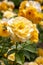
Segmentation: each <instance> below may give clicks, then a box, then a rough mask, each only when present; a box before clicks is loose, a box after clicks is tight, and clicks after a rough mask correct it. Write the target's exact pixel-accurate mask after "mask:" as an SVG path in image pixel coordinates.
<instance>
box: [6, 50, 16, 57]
mask: <svg viewBox="0 0 43 65" xmlns="http://www.w3.org/2000/svg"><path fill="white" fill-rule="evenodd" d="M15 52H16V49H11V50H9V51H8V52H7V56H8V55H10V54H12V53H15Z"/></svg>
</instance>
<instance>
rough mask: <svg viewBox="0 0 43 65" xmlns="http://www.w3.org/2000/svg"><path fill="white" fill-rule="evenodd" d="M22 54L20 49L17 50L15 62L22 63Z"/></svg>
mask: <svg viewBox="0 0 43 65" xmlns="http://www.w3.org/2000/svg"><path fill="white" fill-rule="evenodd" d="M24 60H25V58H24V54H23V52H22V51H19V52H18V53H17V54H16V62H17V63H19V64H23V63H24Z"/></svg>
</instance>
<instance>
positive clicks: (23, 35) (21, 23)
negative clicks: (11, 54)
mask: <svg viewBox="0 0 43 65" xmlns="http://www.w3.org/2000/svg"><path fill="white" fill-rule="evenodd" d="M11 27H12V31H13V32H14V36H13V37H14V40H16V41H21V42H25V41H26V40H29V39H31V38H32V36H34V38H33V40H32V41H34V42H36V40H37V41H38V31H37V28H36V26H35V25H34V24H33V23H32V22H31V21H29V20H28V19H26V18H24V17H16V18H15V19H14V22H13V23H12V25H11ZM36 32H37V33H36ZM35 35H36V36H35Z"/></svg>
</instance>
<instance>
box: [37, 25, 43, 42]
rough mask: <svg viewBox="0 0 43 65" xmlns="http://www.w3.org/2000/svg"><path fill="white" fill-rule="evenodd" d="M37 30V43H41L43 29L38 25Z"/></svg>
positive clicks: (42, 40)
mask: <svg viewBox="0 0 43 65" xmlns="http://www.w3.org/2000/svg"><path fill="white" fill-rule="evenodd" d="M37 27H38V30H39V43H43V28H42V27H41V26H40V25H38V26H37Z"/></svg>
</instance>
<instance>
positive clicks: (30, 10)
mask: <svg viewBox="0 0 43 65" xmlns="http://www.w3.org/2000/svg"><path fill="white" fill-rule="evenodd" d="M18 16H23V17H26V18H27V19H29V20H31V21H32V22H33V23H35V24H38V23H39V22H40V21H41V20H42V19H43V14H42V13H41V6H40V4H39V3H38V2H35V1H23V2H22V3H21V4H20V7H19V13H18Z"/></svg>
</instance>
